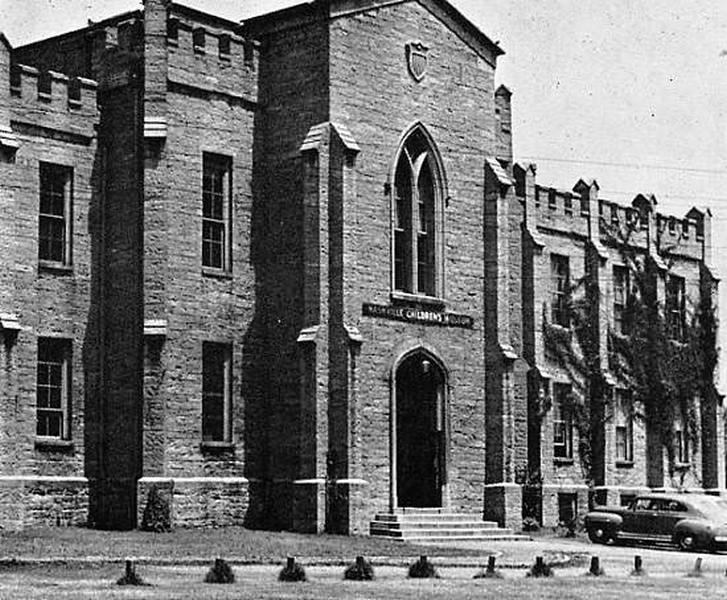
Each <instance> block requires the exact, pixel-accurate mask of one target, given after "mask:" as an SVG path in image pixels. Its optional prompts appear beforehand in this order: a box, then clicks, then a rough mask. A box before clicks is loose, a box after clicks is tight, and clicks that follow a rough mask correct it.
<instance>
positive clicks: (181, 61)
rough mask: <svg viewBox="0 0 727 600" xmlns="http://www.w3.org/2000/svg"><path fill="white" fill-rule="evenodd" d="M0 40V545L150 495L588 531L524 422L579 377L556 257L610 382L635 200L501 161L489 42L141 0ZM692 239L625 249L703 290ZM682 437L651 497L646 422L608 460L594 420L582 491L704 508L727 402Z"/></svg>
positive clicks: (279, 516) (444, 16) (362, 520)
mask: <svg viewBox="0 0 727 600" xmlns="http://www.w3.org/2000/svg"><path fill="white" fill-rule="evenodd" d="M1 42H2V43H0V72H2V73H4V74H5V77H6V81H8V85H5V86H0V144H1V145H2V148H1V149H2V161H0V170H1V172H2V175H3V177H2V184H1V185H2V195H1V196H0V203H3V205H4V206H5V211H4V214H5V215H9V216H10V218H9V219H4V220H3V224H2V225H0V227H1V228H2V229H1V230H0V231H2V237H1V240H2V241H1V242H0V243H1V244H2V248H3V253H2V256H1V257H0V261H2V266H3V268H2V270H1V271H0V316H1V317H2V327H3V328H2V334H3V339H4V344H3V345H2V347H0V358H1V359H2V360H1V366H0V385H1V386H2V387H1V390H2V400H3V403H2V404H3V406H4V408H3V409H2V418H1V419H0V446H1V447H2V449H3V456H4V458H3V461H2V462H0V471H1V473H0V520H2V522H3V524H5V523H7V524H9V525H12V526H17V527H20V526H24V525H28V524H32V523H58V524H66V523H81V522H88V523H90V524H93V525H96V526H99V527H116V528H130V527H134V526H136V525H137V524H138V522H139V520H140V517H141V515H142V514H143V510H144V507H145V505H146V502H147V498H148V496H149V493H150V490H151V489H152V487H156V488H157V489H158V490H159V491H160V492H161V494H162V496H163V497H165V498H166V499H167V500H168V501H169V503H170V507H171V511H172V519H173V521H174V523H176V524H178V525H183V526H202V525H210V524H212V525H224V524H244V525H248V526H253V527H269V528H285V529H293V530H298V531H314V532H320V531H324V530H327V531H332V532H340V533H361V532H364V531H366V528H367V524H368V521H369V520H370V519H371V518H372V516H373V515H374V514H375V513H377V512H385V511H386V510H389V509H392V508H396V507H398V506H402V505H404V504H406V503H407V502H424V503H428V504H430V505H431V504H434V505H437V506H446V507H449V508H452V509H462V510H469V511H481V512H483V514H484V516H485V517H486V518H492V519H494V520H497V521H498V522H500V523H501V524H506V525H508V526H512V527H515V528H519V526H520V523H521V520H522V516H523V505H524V503H526V504H527V502H526V499H527V497H530V496H532V494H533V491H535V492H536V493H537V497H538V498H539V499H540V500H539V502H538V506H539V512H540V513H541V514H542V518H543V521H544V522H545V523H547V524H552V523H555V522H557V521H558V519H559V518H562V517H563V506H564V505H565V504H566V503H567V502H570V501H572V502H573V503H575V504H574V505H575V506H576V507H577V508H576V512H582V511H584V510H586V507H587V503H588V493H589V489H591V488H589V486H588V485H587V484H586V481H585V480H584V477H583V473H582V472H581V469H580V467H579V462H578V456H577V447H578V440H577V434H576V436H575V438H574V439H573V441H572V445H573V448H575V450H574V453H573V455H572V456H570V457H568V458H567V459H565V460H564V459H563V458H562V457H557V456H554V448H553V439H554V420H555V417H554V413H553V411H552V410H550V411H544V414H540V413H539V406H540V405H539V403H538V399H539V398H540V397H541V396H545V397H550V396H551V395H552V394H553V387H552V386H553V385H554V384H555V383H558V382H562V383H568V382H569V381H570V379H569V378H570V377H571V376H570V375H569V374H568V373H566V372H562V370H559V367H558V365H557V364H553V361H552V360H551V357H549V356H548V353H547V350H546V348H545V342H544V339H543V331H544V327H545V326H546V323H544V315H547V314H548V311H549V310H550V308H551V305H550V303H551V297H552V289H551V255H558V256H561V257H567V258H568V263H569V265H570V276H571V278H574V279H575V278H580V277H582V276H584V275H585V273H586V270H587V266H588V265H590V266H588V273H589V276H591V277H595V278H596V280H597V283H598V286H599V289H601V294H600V295H599V296H598V298H600V300H598V302H597V303H596V304H597V305H598V306H600V309H599V310H598V313H597V314H598V315H599V317H598V319H597V320H596V322H595V324H594V327H595V331H594V333H595V337H596V339H597V340H598V344H599V356H601V357H602V358H601V360H602V361H603V365H604V367H606V366H607V360H606V357H607V335H608V334H607V332H608V330H609V327H610V326H611V323H612V322H613V315H612V314H611V313H610V311H611V306H612V304H613V299H612V298H611V296H610V294H612V288H613V282H612V273H613V265H614V264H618V260H619V253H618V249H617V248H613V247H610V246H608V244H607V243H605V241H604V239H602V238H603V231H602V229H603V223H602V220H603V219H604V218H607V219H612V218H614V219H616V218H618V219H624V222H625V220H626V218H627V213H626V208H625V207H619V206H616V205H613V204H611V203H609V202H606V201H604V200H600V199H598V196H597V194H598V188H597V184H595V183H592V184H589V183H586V182H579V183H578V184H577V185H576V187H575V188H574V190H573V191H569V192H562V191H558V190H550V189H548V188H544V187H541V186H539V185H537V184H536V182H535V167H534V166H532V165H519V164H513V157H512V137H511V136H512V132H511V108H510V97H511V93H510V91H509V90H508V89H507V88H505V87H503V86H501V87H499V88H497V89H496V88H495V83H494V81H495V67H496V61H497V56H498V55H499V54H501V53H502V51H501V50H500V49H499V47H497V46H496V45H495V44H493V43H492V42H491V41H490V40H489V39H488V38H487V37H486V36H485V35H483V34H482V33H481V32H479V31H477V30H476V29H475V28H474V27H473V26H472V25H471V24H470V23H469V22H467V21H466V20H465V19H464V18H463V17H462V16H461V15H460V14H459V13H458V12H457V11H456V10H455V9H454V8H453V7H451V5H449V3H448V2H446V1H444V0H419V1H414V0H411V1H407V2H395V3H391V2H381V1H379V0H366V1H365V2H359V3H350V2H346V1H340V2H315V3H309V4H306V5H301V6H298V7H294V8H292V9H288V10H285V11H281V12H279V13H274V14H271V15H266V16H263V17H259V18H257V19H253V20H251V21H249V22H247V23H245V24H244V25H240V24H237V23H234V22H230V21H227V20H224V19H221V18H218V17H215V16H213V15H208V14H205V13H202V12H199V11H197V10H193V9H190V8H186V7H184V6H181V5H178V4H175V3H172V2H169V1H167V0H146V1H145V2H144V10H143V11H136V12H131V13H127V14H124V15H120V16H119V17H116V18H113V19H109V20H107V21H104V22H101V23H95V24H91V25H89V26H88V27H87V28H85V29H83V30H80V31H76V32H72V33H69V34H66V35H64V36H60V37H57V38H53V39H50V40H45V41H41V42H38V43H35V44H32V45H30V46H26V47H22V48H17V49H12V48H10V46H9V45H8V44H7V43H6V42H5V40H4V38H2V40H1ZM31 65H32V66H31ZM61 72H63V73H66V75H61ZM48 73H50V75H47V74H48ZM41 79H42V80H43V82H46V81H50V89H49V91H48V92H47V93H46V92H45V88H44V87H43V85H45V83H42V84H41V88H42V89H40V93H39V88H38V85H39V84H38V81H40V80H41ZM96 82H97V83H96ZM69 94H70V95H69ZM41 163H52V164H59V165H64V166H66V167H72V169H73V188H72V211H70V213H69V214H70V215H72V216H71V217H66V218H67V219H68V218H70V219H72V222H71V224H70V225H71V227H70V229H68V230H69V231H71V232H72V240H71V245H70V247H71V248H72V264H68V265H61V267H62V268H55V269H53V268H50V267H48V266H47V265H43V264H40V263H39V260H38V244H39V233H38V232H39V217H38V210H39V209H38V197H39V194H40V193H41V191H40V190H39V186H40V184H39V181H40V175H39V169H40V167H39V165H40V164H41ZM402 165H403V166H402ZM402 169H403V170H402ZM405 172H406V173H409V175H404V174H403V173H405ZM407 177H409V179H407ZM215 182H216V183H215ZM407 182H408V183H407ZM215 186H217V187H215ZM642 199H643V197H642ZM216 202H217V203H219V209H216V208H213V206H217V204H214V203H216ZM406 202H409V204H406ZM635 202H636V201H635ZM637 204H638V202H637ZM585 206H587V207H588V210H585V209H584V210H582V207H585ZM568 207H570V208H568ZM612 213H613V215H615V217H612ZM688 217H689V218H687V219H685V220H684V221H679V224H678V225H679V227H677V228H673V227H671V225H670V221H668V218H667V217H664V216H662V215H659V214H657V213H656V212H654V211H651V212H648V227H647V229H645V230H643V231H642V232H640V234H639V237H638V238H637V239H636V244H637V245H638V246H639V248H641V249H642V250H643V252H645V253H648V254H653V255H654V256H657V257H658V258H659V259H660V260H661V261H664V260H668V261H669V263H670V265H671V272H672V273H678V274H679V275H680V276H682V277H683V278H684V280H685V282H686V293H687V296H688V297H689V298H692V299H698V298H700V297H701V296H703V295H705V294H707V295H711V296H714V294H715V291H714V290H715V289H716V280H715V279H714V277H713V276H712V274H711V270H710V266H711V265H710V258H709V248H710V223H709V215H708V214H705V213H702V212H699V211H696V212H691V213H690V215H689V216H688ZM697 229H699V233H698V232H697ZM211 232H216V233H214V234H213V233H211ZM215 236H216V237H215ZM669 236H671V237H669ZM217 251H219V253H218V254H214V252H217ZM210 253H211V254H210ZM427 274H428V275H427ZM427 277H429V279H427ZM657 278H660V279H659V281H661V282H662V283H660V284H659V285H657V289H659V290H660V294H661V298H663V295H664V289H665V288H664V283H663V273H661V274H657ZM599 303H600V304H599ZM45 338H62V339H63V340H65V342H64V343H67V344H68V346H69V347H70V353H69V357H70V358H69V359H68V382H67V389H68V390H69V391H68V397H69V398H70V399H71V402H70V405H68V406H67V407H66V411H67V413H66V414H67V417H68V419H69V420H70V423H69V427H68V433H67V434H64V435H59V436H57V439H46V438H48V437H49V436H41V437H42V438H43V439H41V438H39V437H38V436H37V435H36V433H37V430H36V423H37V420H38V418H40V417H39V416H38V415H40V414H41V413H42V410H43V409H42V406H41V404H40V403H39V402H40V401H39V400H38V398H39V392H38V389H37V388H38V386H41V385H42V384H41V383H38V382H39V381H40V379H37V377H40V376H39V375H37V369H39V368H40V367H38V366H37V365H38V364H39V362H41V361H40V359H39V356H41V355H40V354H39V350H38V340H39V339H41V340H43V339H45ZM41 343H44V342H41ZM211 347H214V348H218V349H219V348H221V349H223V350H222V354H220V356H223V357H226V358H224V364H222V363H220V366H219V370H218V371H214V372H215V373H219V374H220V375H218V376H217V377H218V380H213V379H214V377H213V376H212V375H211V374H210V373H212V371H208V370H207V369H211V367H209V366H205V365H207V364H208V363H206V362H205V361H206V360H207V359H206V358H204V359H203V356H204V352H203V348H211ZM222 374H224V375H222ZM607 379H608V378H607ZM215 381H216V383H215ZM608 382H609V383H608V386H606V387H605V388H604V389H605V390H606V391H605V392H604V393H608V394H613V388H614V387H618V386H619V385H622V386H623V385H624V383H623V382H620V383H619V382H618V381H613V379H612V378H611V379H608ZM217 384H219V385H218V387H214V386H215V385H217ZM43 385H44V384H43ZM210 390H217V391H214V392H211V391H210ZM215 394H217V395H215ZM64 397H65V396H64ZM39 411H40V412H39ZM203 415H205V416H204V417H203ZM414 417H416V418H414ZM215 423H217V425H215ZM700 425H701V429H702V433H703V435H702V444H701V447H702V448H703V451H701V452H699V451H698V450H697V454H693V455H692V464H693V465H696V466H695V468H694V469H693V471H694V472H693V473H691V474H688V475H687V476H686V477H685V479H684V481H680V482H673V481H669V480H668V477H666V476H665V473H666V472H667V470H665V464H666V463H665V457H664V456H663V452H661V450H660V448H661V446H658V448H657V451H653V450H652V451H649V449H650V448H652V447H653V444H650V443H649V440H650V435H651V434H650V432H649V431H647V430H646V429H644V428H642V427H641V426H640V425H639V426H636V425H635V426H634V431H633V460H632V461H630V463H629V464H628V465H619V464H618V463H617V461H616V449H615V437H616V434H615V429H614V427H615V426H614V424H613V423H612V422H610V421H608V420H606V424H605V425H604V429H603V432H602V442H603V445H604V448H605V451H604V459H603V464H602V465H598V468H597V469H596V472H597V473H598V477H597V481H595V482H593V485H594V486H595V490H596V491H597V492H598V493H600V494H601V495H602V496H604V495H605V496H607V497H608V498H609V499H613V500H618V498H619V497H620V496H619V495H621V494H629V493H632V492H633V491H634V490H640V489H643V488H646V487H647V486H649V487H657V488H658V487H664V486H670V485H674V484H676V483H679V484H680V485H688V486H696V485H701V486H703V487H706V488H715V489H717V488H722V487H724V481H723V479H724V448H723V437H724V434H723V430H722V419H721V407H720V406H717V405H716V403H715V402H713V403H712V404H709V403H707V402H706V401H704V402H703V403H702V407H701V412H700ZM555 427H558V426H557V425H555ZM50 437H51V438H52V437H53V436H50ZM407 444H408V445H409V446H407ZM411 473H421V477H418V476H414V475H411ZM536 473H537V474H538V476H539V477H540V478H541V479H540V480H539V481H538V482H537V485H532V484H533V483H534V479H535V478H534V475H535V474H536ZM534 488H537V489H535V490H534ZM412 490H413V491H412Z"/></svg>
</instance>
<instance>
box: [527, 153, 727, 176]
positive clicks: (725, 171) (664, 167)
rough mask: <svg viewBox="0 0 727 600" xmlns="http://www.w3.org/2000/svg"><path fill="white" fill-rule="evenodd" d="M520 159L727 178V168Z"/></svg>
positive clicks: (567, 159)
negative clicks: (701, 174)
mask: <svg viewBox="0 0 727 600" xmlns="http://www.w3.org/2000/svg"><path fill="white" fill-rule="evenodd" d="M518 159H519V160H520V159H522V160H533V161H544V162H557V163H571V164H581V165H599V166H602V167H623V168H628V169H657V170H662V171H680V172H684V173H704V174H709V175H722V176H727V167H725V168H724V169H702V168H699V167H677V166H675V165H658V164H651V165H649V164H640V163H633V162H630V163H620V162H613V161H607V160H585V159H575V158H554V157H552V156H519V157H518Z"/></svg>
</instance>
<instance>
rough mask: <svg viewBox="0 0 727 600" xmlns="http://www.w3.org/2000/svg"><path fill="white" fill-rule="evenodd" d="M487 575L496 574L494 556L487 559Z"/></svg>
mask: <svg viewBox="0 0 727 600" xmlns="http://www.w3.org/2000/svg"><path fill="white" fill-rule="evenodd" d="M487 573H488V574H489V575H494V574H495V557H494V556H490V557H488V559H487Z"/></svg>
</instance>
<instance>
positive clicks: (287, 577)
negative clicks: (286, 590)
mask: <svg viewBox="0 0 727 600" xmlns="http://www.w3.org/2000/svg"><path fill="white" fill-rule="evenodd" d="M278 581H289V582H296V581H308V577H307V576H306V574H305V569H304V568H303V566H302V565H299V564H298V563H297V562H296V561H295V559H294V558H293V557H292V556H290V557H288V563H287V564H286V565H285V566H284V567H283V569H282V570H281V571H280V574H279V575H278Z"/></svg>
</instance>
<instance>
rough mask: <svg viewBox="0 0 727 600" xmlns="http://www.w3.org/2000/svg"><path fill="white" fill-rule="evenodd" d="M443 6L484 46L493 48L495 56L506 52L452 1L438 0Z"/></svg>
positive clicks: (420, 1) (419, 0)
mask: <svg viewBox="0 0 727 600" xmlns="http://www.w3.org/2000/svg"><path fill="white" fill-rule="evenodd" d="M438 1H439V2H440V3H441V4H442V5H443V6H444V10H446V11H447V12H449V13H450V14H451V15H452V16H453V17H454V18H455V19H457V20H458V21H461V22H462V24H463V25H464V26H465V28H467V29H469V30H470V33H471V34H472V35H474V36H475V38H479V40H480V42H482V44H483V45H484V46H487V47H489V48H490V50H492V51H493V52H494V54H495V57H497V56H502V55H503V54H505V51H504V50H503V49H502V48H500V46H498V45H497V44H496V43H495V42H493V41H492V40H491V39H490V37H489V36H488V35H487V34H486V33H485V32H483V31H482V30H481V29H480V28H479V27H477V25H475V24H474V23H473V22H472V21H470V20H469V19H468V18H467V17H465V16H464V15H463V14H462V13H461V12H460V10H459V9H458V8H457V7H456V6H454V5H453V4H452V3H451V2H449V1H448V0H438ZM417 2H419V4H423V2H422V0H417Z"/></svg>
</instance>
